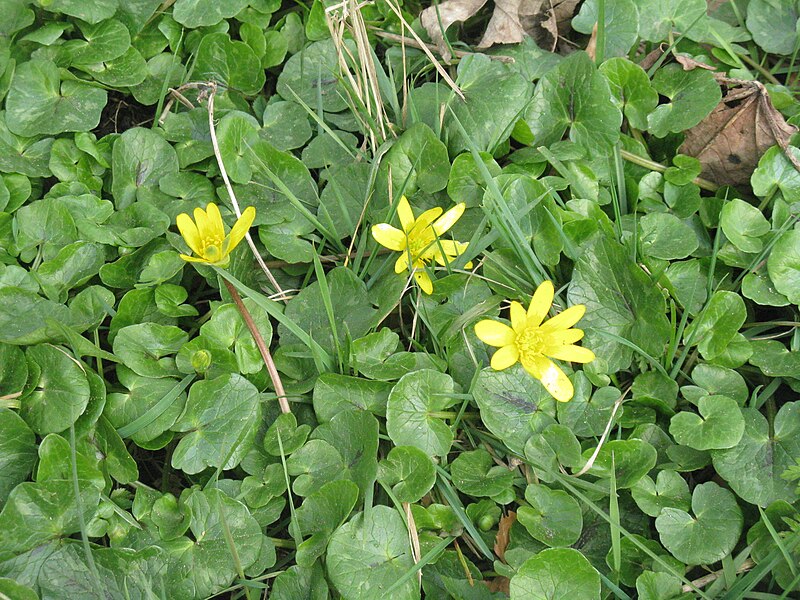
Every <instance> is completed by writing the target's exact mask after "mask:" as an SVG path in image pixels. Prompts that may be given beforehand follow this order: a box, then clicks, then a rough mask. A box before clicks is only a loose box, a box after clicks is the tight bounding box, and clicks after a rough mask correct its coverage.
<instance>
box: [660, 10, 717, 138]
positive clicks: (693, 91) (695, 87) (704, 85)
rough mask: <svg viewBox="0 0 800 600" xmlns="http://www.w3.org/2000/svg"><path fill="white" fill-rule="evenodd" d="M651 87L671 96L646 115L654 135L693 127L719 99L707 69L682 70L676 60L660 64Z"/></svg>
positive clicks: (661, 93) (663, 94) (662, 135)
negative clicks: (664, 64) (673, 62)
mask: <svg viewBox="0 0 800 600" xmlns="http://www.w3.org/2000/svg"><path fill="white" fill-rule="evenodd" d="M678 1H687V0H678ZM691 1H695V0H691ZM701 4H702V2H701ZM703 10H705V7H704V8H703ZM653 87H654V88H655V90H656V91H657V92H658V93H659V94H660V95H662V96H666V97H667V98H669V99H670V102H667V103H666V104H661V105H659V106H658V108H656V109H655V110H654V111H653V112H652V113H650V115H648V117H647V123H648V128H649V130H650V132H651V133H652V134H653V135H655V136H656V137H664V136H666V135H667V134H668V133H678V132H681V131H684V130H685V129H689V128H690V127H694V126H695V125H697V124H698V123H699V122H700V121H702V120H703V118H705V117H706V115H708V114H709V113H710V112H711V111H712V110H713V109H714V108H715V107H716V106H717V104H719V101H720V100H721V99H722V92H720V89H719V84H717V82H716V80H715V79H714V76H713V75H712V74H711V73H710V72H709V71H706V70H705V69H694V70H692V71H684V70H683V68H682V67H681V66H679V65H677V64H671V65H667V66H666V67H661V68H660V69H659V70H658V72H657V73H656V74H655V77H653Z"/></svg>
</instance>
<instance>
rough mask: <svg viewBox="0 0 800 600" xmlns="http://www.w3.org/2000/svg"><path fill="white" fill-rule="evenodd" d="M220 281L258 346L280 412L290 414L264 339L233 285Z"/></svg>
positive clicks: (279, 378) (278, 376)
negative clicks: (276, 397)
mask: <svg viewBox="0 0 800 600" xmlns="http://www.w3.org/2000/svg"><path fill="white" fill-rule="evenodd" d="M222 281H224V282H225V287H227V288H228V292H229V293H230V295H231V298H233V301H234V302H235V303H236V308H238V309H239V312H240V313H241V315H242V318H243V319H244V322H245V325H247V328H248V329H249V330H250V334H251V335H252V336H253V339H254V340H255V342H256V346H258V351H259V352H260V353H261V358H263V359H264V364H265V365H266V366H267V372H268V373H269V378H270V379H271V380H272V386H273V387H274V388H275V394H276V395H277V396H278V404H279V405H280V407H281V412H283V413H290V412H292V409H291V408H290V407H289V401H288V400H287V399H286V391H285V390H284V389H283V382H282V381H281V376H280V374H279V373H278V369H277V367H276V366H275V361H273V360H272V354H270V351H269V348H267V344H266V343H265V342H264V338H263V337H261V332H260V331H259V330H258V327H256V324H255V322H254V321H253V317H252V315H251V314H250V311H249V310H247V307H246V306H245V305H244V302H242V297H241V296H240V295H239V292H238V291H237V290H236V288H235V287H234V286H233V284H232V283H231V282H230V281H228V280H227V279H225V277H224V276H223V277H222Z"/></svg>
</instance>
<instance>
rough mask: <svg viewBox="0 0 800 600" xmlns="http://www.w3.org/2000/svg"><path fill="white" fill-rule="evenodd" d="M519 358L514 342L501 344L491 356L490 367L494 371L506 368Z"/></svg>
mask: <svg viewBox="0 0 800 600" xmlns="http://www.w3.org/2000/svg"><path fill="white" fill-rule="evenodd" d="M518 360H519V350H518V349H517V345H516V344H510V345H509V346H503V347H502V348H500V349H499V350H498V351H497V352H495V353H494V356H492V368H493V369H494V370H495V371H502V370H503V369H507V368H508V367H510V366H511V365H513V364H514V363H515V362H517V361H518Z"/></svg>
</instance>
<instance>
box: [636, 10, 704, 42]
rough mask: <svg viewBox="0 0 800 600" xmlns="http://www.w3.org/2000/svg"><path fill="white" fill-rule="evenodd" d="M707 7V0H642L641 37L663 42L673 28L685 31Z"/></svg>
mask: <svg viewBox="0 0 800 600" xmlns="http://www.w3.org/2000/svg"><path fill="white" fill-rule="evenodd" d="M706 9H707V6H706V3H705V0H640V1H639V37H641V38H642V39H645V40H647V41H649V42H661V41H663V40H665V39H667V37H668V35H669V34H670V33H671V32H672V31H673V30H677V31H679V32H682V33H685V32H686V31H687V30H688V29H689V27H690V26H692V25H693V24H694V23H695V21H696V20H697V19H698V18H703V16H704V15H705V12H706ZM695 27H698V26H697V25H695Z"/></svg>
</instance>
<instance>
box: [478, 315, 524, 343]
mask: <svg viewBox="0 0 800 600" xmlns="http://www.w3.org/2000/svg"><path fill="white" fill-rule="evenodd" d="M475 335H477V336H478V339H479V340H481V341H482V342H483V343H484V344H489V345H490V346H496V347H501V346H510V345H513V344H514V340H516V339H517V334H516V333H514V330H513V329H511V327H509V326H508V325H505V324H504V323H498V322H497V321H490V320H489V319H485V320H483V321H478V322H477V323H475Z"/></svg>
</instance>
